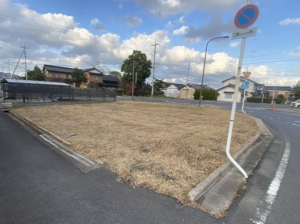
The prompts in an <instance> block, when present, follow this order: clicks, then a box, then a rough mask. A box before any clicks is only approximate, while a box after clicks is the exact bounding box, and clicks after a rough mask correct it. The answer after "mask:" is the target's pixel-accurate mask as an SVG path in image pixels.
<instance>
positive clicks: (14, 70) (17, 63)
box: [11, 50, 24, 78]
mask: <svg viewBox="0 0 300 224" xmlns="http://www.w3.org/2000/svg"><path fill="white" fill-rule="evenodd" d="M23 52H24V50H23V51H22V52H21V55H20V57H19V60H18V62H17V64H16V67H15V69H14V71H13V73H12V75H11V78H12V77H13V76H14V74H15V71H16V69H17V67H18V65H19V62H20V59H21V57H22V55H23Z"/></svg>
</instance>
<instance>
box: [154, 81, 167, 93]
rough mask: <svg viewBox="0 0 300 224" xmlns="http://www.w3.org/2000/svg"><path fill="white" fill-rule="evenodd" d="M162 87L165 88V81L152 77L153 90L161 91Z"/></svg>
mask: <svg viewBox="0 0 300 224" xmlns="http://www.w3.org/2000/svg"><path fill="white" fill-rule="evenodd" d="M164 88H166V82H165V81H164V79H154V90H155V91H161V90H162V89H164Z"/></svg>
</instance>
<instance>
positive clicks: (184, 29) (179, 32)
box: [173, 26, 189, 35]
mask: <svg viewBox="0 0 300 224" xmlns="http://www.w3.org/2000/svg"><path fill="white" fill-rule="evenodd" d="M188 30H189V27H188V26H182V27H180V28H179V29H177V30H174V31H173V35H183V34H186V33H187V32H188Z"/></svg>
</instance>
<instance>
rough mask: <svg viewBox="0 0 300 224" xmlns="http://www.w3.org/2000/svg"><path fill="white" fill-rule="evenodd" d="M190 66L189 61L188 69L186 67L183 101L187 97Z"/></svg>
mask: <svg viewBox="0 0 300 224" xmlns="http://www.w3.org/2000/svg"><path fill="white" fill-rule="evenodd" d="M190 64H191V62H190V61H189V67H188V72H187V75H186V83H185V99H187V95H188V88H187V87H188V81H189V73H190Z"/></svg>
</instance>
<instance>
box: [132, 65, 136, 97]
mask: <svg viewBox="0 0 300 224" xmlns="http://www.w3.org/2000/svg"><path fill="white" fill-rule="evenodd" d="M134 65H135V62H134V61H133V62H132V85H131V88H132V91H131V100H133V94H134Z"/></svg>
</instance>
